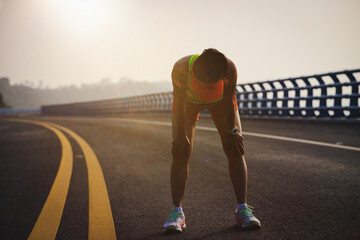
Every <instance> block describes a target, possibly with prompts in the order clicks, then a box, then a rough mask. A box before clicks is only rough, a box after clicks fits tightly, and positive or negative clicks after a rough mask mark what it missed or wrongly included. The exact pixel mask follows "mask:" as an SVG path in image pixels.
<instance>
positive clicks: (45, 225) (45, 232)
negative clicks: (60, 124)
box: [5, 119, 73, 240]
mask: <svg viewBox="0 0 360 240" xmlns="http://www.w3.org/2000/svg"><path fill="white" fill-rule="evenodd" d="M5 120H8V121H14V122H21V123H30V124H36V125H40V126H43V127H45V128H47V129H49V130H51V131H53V132H54V133H55V134H56V136H57V137H58V138H59V140H60V143H61V148H62V156H61V160H60V166H59V170H58V172H57V174H56V177H55V180H54V183H53V185H52V187H51V190H50V193H49V195H48V197H47V199H46V202H45V204H44V206H43V208H42V210H41V212H40V215H39V217H38V219H37V221H36V223H35V226H34V228H33V229H32V231H31V234H30V236H29V238H28V239H29V240H32V239H44V240H46V239H55V237H56V233H57V231H58V228H59V225H60V220H61V216H62V214H63V210H64V205H65V201H66V197H67V194H68V190H69V185H70V179H71V174H72V167H73V153H72V148H71V144H70V142H69V140H68V139H67V138H66V137H65V135H64V134H63V133H62V132H61V131H59V130H58V129H56V128H54V127H52V126H50V125H49V124H47V123H43V122H38V121H31V120H20V119H5Z"/></svg>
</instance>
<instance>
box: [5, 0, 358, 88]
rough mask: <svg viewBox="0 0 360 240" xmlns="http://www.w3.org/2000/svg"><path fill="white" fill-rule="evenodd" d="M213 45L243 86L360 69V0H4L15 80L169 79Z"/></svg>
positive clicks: (8, 63) (8, 69)
mask: <svg viewBox="0 0 360 240" xmlns="http://www.w3.org/2000/svg"><path fill="white" fill-rule="evenodd" d="M1 5H2V7H1ZM208 47H214V48H217V49H219V50H220V51H222V52H224V53H225V55H226V56H227V57H229V58H230V59H232V60H233V61H234V62H235V64H236V65H237V68H238V76H239V78H238V82H252V81H263V80H271V79H278V78H286V77H296V76H300V75H307V74H315V73H323V72H330V71H338V70H344V69H353V68H360V0H248V1H242V0H233V1H230V0H219V1H213V0H181V1H179V0H0V77H1V76H7V77H9V78H10V79H11V83H12V84H14V83H20V82H25V80H28V81H31V82H35V83H37V82H38V81H39V80H42V81H43V82H44V85H49V86H51V87H55V86H58V85H69V84H76V85H80V84H82V83H94V82H98V81H100V80H101V79H103V78H110V79H111V80H112V81H113V82H116V81H118V80H119V79H120V78H121V77H128V78H132V79H134V80H139V81H140V80H145V81H150V82H154V81H163V80H166V81H170V73H171V69H172V66H173V64H174V62H175V61H176V60H177V59H179V58H181V57H183V56H185V55H189V54H193V53H201V51H202V50H203V49H204V48H208Z"/></svg>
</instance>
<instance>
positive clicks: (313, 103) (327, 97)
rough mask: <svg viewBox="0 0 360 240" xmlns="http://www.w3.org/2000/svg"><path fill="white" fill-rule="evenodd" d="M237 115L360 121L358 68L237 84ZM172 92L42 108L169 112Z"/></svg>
mask: <svg viewBox="0 0 360 240" xmlns="http://www.w3.org/2000/svg"><path fill="white" fill-rule="evenodd" d="M236 90H237V102H238V105H239V112H240V114H241V116H254V117H255V116H257V117H280V118H284V117H285V118H302V119H304V118H315V119H327V118H334V119H339V118H340V119H356V118H360V69H356V70H349V71H342V72H333V73H327V74H319V75H312V76H305V77H297V78H288V79H281V80H274V81H265V82H256V83H247V84H239V85H237V89H236ZM172 99H173V96H172V93H171V92H165V93H157V94H149V95H143V96H136V97H129V98H119V99H111V100H104V101H94V102H83V103H72V104H61V105H51V106H42V107H41V112H42V113H43V114H56V115H79V114H118V113H138V112H171V105H172Z"/></svg>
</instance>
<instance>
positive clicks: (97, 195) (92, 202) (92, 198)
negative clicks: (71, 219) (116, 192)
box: [51, 123, 116, 240]
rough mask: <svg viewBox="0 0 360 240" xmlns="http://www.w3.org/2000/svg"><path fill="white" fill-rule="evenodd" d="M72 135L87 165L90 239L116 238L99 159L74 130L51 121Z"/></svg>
mask: <svg viewBox="0 0 360 240" xmlns="http://www.w3.org/2000/svg"><path fill="white" fill-rule="evenodd" d="M51 125H52V126H54V127H56V128H59V129H61V130H63V131H64V132H66V133H68V134H69V135H70V136H72V137H73V138H74V139H75V140H76V141H77V142H78V144H79V145H80V147H81V149H82V151H83V153H84V156H85V161H86V165H87V170H88V179H89V236H88V239H91V240H92V239H106V240H107V239H116V234H115V226H114V220H113V216H112V212H111V206H110V200H109V195H108V191H107V188H106V183H105V178H104V175H103V172H102V170H101V166H100V163H99V160H98V159H97V157H96V155H95V153H94V151H93V150H92V149H91V147H90V145H89V144H88V143H87V142H86V141H85V140H84V139H83V138H82V137H80V136H79V135H78V134H76V133H75V132H73V131H72V130H70V129H68V128H65V127H62V126H60V125H57V124H54V123H51Z"/></svg>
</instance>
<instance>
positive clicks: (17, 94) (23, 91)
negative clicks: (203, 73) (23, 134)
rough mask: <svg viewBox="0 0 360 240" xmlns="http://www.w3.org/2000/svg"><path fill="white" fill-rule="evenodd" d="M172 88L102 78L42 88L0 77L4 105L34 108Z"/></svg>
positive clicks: (167, 83) (170, 88)
mask: <svg viewBox="0 0 360 240" xmlns="http://www.w3.org/2000/svg"><path fill="white" fill-rule="evenodd" d="M168 91H172V84H171V82H170V81H168V82H167V81H163V82H155V83H149V82H137V81H132V80H129V79H127V80H126V79H123V80H121V81H119V82H118V83H111V82H110V81H109V80H106V79H105V80H102V81H101V82H99V83H95V84H83V85H82V86H81V87H76V86H74V85H71V86H66V87H61V88H55V89H44V88H34V87H29V86H24V85H10V80H9V79H8V78H0V93H1V94H2V96H3V99H4V101H5V102H6V104H7V105H8V106H10V107H12V108H37V107H40V106H42V105H50V104H60V103H73V102H85V101H95V100H104V99H112V98H122V97H130V96H136V95H144V94H150V93H159V92H168Z"/></svg>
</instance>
